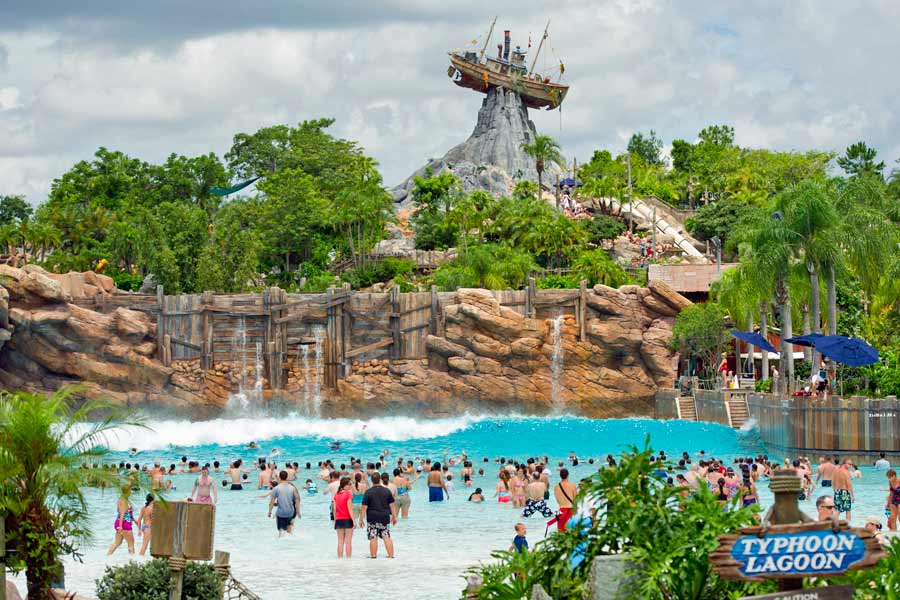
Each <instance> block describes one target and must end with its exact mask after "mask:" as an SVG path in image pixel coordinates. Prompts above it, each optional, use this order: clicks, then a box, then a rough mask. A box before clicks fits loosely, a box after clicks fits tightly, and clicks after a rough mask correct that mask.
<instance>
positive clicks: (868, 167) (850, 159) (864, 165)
mask: <svg viewBox="0 0 900 600" xmlns="http://www.w3.org/2000/svg"><path fill="white" fill-rule="evenodd" d="M876 156H878V151H877V150H875V148H869V146H867V145H866V143H865V142H856V143H855V144H851V145H850V146H849V147H848V148H847V150H845V151H844V155H843V156H839V157H838V159H837V164H838V166H839V167H840V168H842V169H843V170H844V172H845V173H847V175H850V176H855V175H877V176H878V177H881V173H882V171H884V161H879V162H877V163H876V162H875V157H876Z"/></svg>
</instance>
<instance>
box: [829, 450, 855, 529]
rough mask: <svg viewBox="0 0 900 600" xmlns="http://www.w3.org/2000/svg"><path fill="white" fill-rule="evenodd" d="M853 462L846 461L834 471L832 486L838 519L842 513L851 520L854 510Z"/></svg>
mask: <svg viewBox="0 0 900 600" xmlns="http://www.w3.org/2000/svg"><path fill="white" fill-rule="evenodd" d="M851 464H852V463H851V462H850V461H849V460H845V461H844V462H843V464H842V465H841V466H840V467H838V468H836V469H835V470H834V475H833V479H832V481H831V485H832V487H833V488H834V513H835V516H837V517H838V518H840V517H841V513H845V514H846V515H847V520H848V521H849V520H850V519H851V517H850V513H851V511H852V510H853V502H854V500H855V498H854V494H853V483H852V482H851V481H850V467H851Z"/></svg>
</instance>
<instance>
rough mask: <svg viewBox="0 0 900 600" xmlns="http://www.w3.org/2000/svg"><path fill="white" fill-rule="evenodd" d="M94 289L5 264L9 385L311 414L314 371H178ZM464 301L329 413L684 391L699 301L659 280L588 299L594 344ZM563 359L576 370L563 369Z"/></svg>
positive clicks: (615, 404) (365, 369)
mask: <svg viewBox="0 0 900 600" xmlns="http://www.w3.org/2000/svg"><path fill="white" fill-rule="evenodd" d="M60 280H64V281H63V282H62V283H61V282H60ZM88 281H100V280H96V279H95V276H94V275H89V274H77V273H76V274H68V275H52V274H49V273H47V272H45V271H43V270H42V269H39V268H34V267H30V268H28V269H15V268H11V267H8V266H3V265H0V387H3V388H5V389H10V390H29V391H35V392H50V391H53V390H55V389H58V388H60V387H62V386H64V385H68V384H72V383H82V384H83V386H84V392H83V394H84V395H85V396H90V397H103V398H106V399H108V400H111V401H113V402H115V403H119V404H122V405H129V406H152V407H165V408H168V409H175V410H180V411H184V412H190V413H191V414H192V415H196V416H205V415H208V414H213V413H216V412H219V411H220V410H221V409H223V408H224V407H225V406H226V405H227V403H228V400H229V396H230V395H231V394H233V393H235V392H237V390H238V386H239V385H241V383H242V382H243V384H244V385H245V388H246V383H247V381H248V380H254V379H255V378H257V377H259V378H260V379H259V380H260V381H261V385H262V386H263V388H264V390H263V393H262V394H261V395H260V397H259V398H257V399H256V400H255V401H258V402H270V401H273V400H277V401H281V402H284V403H286V404H288V405H295V406H296V407H297V408H298V409H299V408H302V406H303V405H304V402H305V403H306V405H307V406H308V402H307V401H308V399H304V397H303V394H302V392H303V390H304V389H306V390H308V389H309V388H310V385H311V383H312V382H310V381H307V380H306V378H308V377H312V376H314V374H313V373H309V372H303V370H302V369H300V368H298V365H297V364H296V362H294V363H293V364H285V365H284V368H285V369H287V377H286V381H287V386H286V389H285V390H270V389H267V388H268V381H267V380H265V379H263V378H262V375H261V374H260V373H256V372H255V371H254V368H253V367H247V366H246V365H244V366H242V365H236V364H229V363H225V362H222V363H216V364H215V365H214V366H213V368H212V369H209V370H208V371H204V370H202V369H201V368H200V364H199V361H197V360H194V361H181V362H176V363H174V364H173V365H172V366H171V367H166V366H164V365H163V364H162V363H160V362H159V360H157V359H156V358H155V355H156V352H157V344H156V325H155V323H153V322H152V320H151V318H150V316H148V314H147V313H144V312H139V311H134V310H129V309H126V308H116V309H115V310H112V311H110V312H108V313H101V312H96V311H93V310H89V309H87V308H84V307H81V306H78V305H77V304H76V303H74V300H75V299H76V297H74V296H73V292H76V293H78V294H82V296H77V297H78V298H82V297H86V296H84V295H83V294H84V291H83V286H84V285H90V286H93V287H95V288H97V290H98V291H96V292H94V291H90V292H88V293H92V294H93V293H103V294H111V293H115V292H116V291H115V288H114V287H112V288H111V291H108V290H109V285H104V284H101V283H98V285H94V284H93V283H87V282H88ZM66 282H68V283H66ZM73 282H74V283H73ZM455 298H456V300H455V303H454V304H450V305H447V306H445V307H444V321H445V323H444V327H443V331H442V335H440V336H433V335H432V336H429V337H428V338H427V340H426V346H427V357H426V358H423V359H419V360H386V359H379V360H369V361H363V362H356V363H354V364H353V365H352V369H351V372H350V373H349V374H348V375H347V377H346V378H344V379H342V380H339V381H338V387H337V389H335V390H325V389H322V394H321V395H322V398H321V401H322V414H323V416H370V415H378V414H397V413H402V414H414V415H425V416H436V415H441V414H448V413H450V414H453V413H458V412H460V411H467V410H468V411H476V412H523V413H536V414H544V413H552V412H565V413H574V414H582V415H586V416H591V417H623V416H631V415H651V414H652V412H653V396H654V393H655V391H656V389H657V388H658V387H671V385H672V382H673V380H674V378H675V374H676V366H677V356H676V355H674V354H672V353H671V352H670V351H669V350H668V348H667V343H668V340H669V339H670V337H671V332H672V325H673V322H674V317H675V315H676V314H678V311H679V310H681V308H683V307H684V306H687V305H688V304H689V303H690V302H689V301H688V300H686V299H685V298H684V297H682V296H680V295H679V294H677V293H676V292H674V291H673V290H672V289H671V288H669V287H668V286H666V285H665V284H660V283H658V282H654V283H652V284H651V286H650V287H649V288H640V287H638V286H624V287H622V288H620V289H618V290H616V289H612V288H609V287H606V286H596V287H594V288H593V289H592V290H589V292H588V294H587V297H586V300H587V301H586V304H587V310H586V313H587V318H586V321H585V339H584V340H582V339H581V336H580V328H579V327H578V326H577V324H576V322H575V319H574V317H571V316H566V317H564V318H562V320H561V322H560V323H559V335H558V337H557V336H555V335H554V320H553V319H533V318H526V317H524V316H522V315H521V314H519V313H518V312H516V311H514V310H512V309H510V308H507V307H503V306H501V305H500V304H499V303H498V301H497V300H496V299H495V298H494V296H493V295H492V294H491V293H490V292H488V291H486V290H477V289H462V290H459V291H458V292H457V294H456V295H455ZM556 339H558V340H559V341H560V344H559V347H557V345H556V344H555V340H556ZM554 357H556V359H557V360H558V361H559V362H560V364H561V365H562V368H561V369H558V370H557V371H556V374H554V369H553V368H552V366H553V361H554ZM316 377H318V376H316ZM317 383H318V380H317Z"/></svg>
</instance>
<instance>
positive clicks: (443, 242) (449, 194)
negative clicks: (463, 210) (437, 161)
mask: <svg viewBox="0 0 900 600" xmlns="http://www.w3.org/2000/svg"><path fill="white" fill-rule="evenodd" d="M413 181H414V183H415V187H413V189H412V191H411V192H410V194H411V195H412V197H413V199H414V200H415V201H416V202H417V203H418V209H417V211H416V213H415V215H413V218H412V220H411V222H412V226H413V230H414V231H415V232H416V247H417V248H419V249H421V250H435V249H438V250H443V249H445V248H449V247H451V246H453V245H455V244H456V242H457V240H458V239H459V233H460V227H459V224H458V223H457V222H455V221H454V220H453V219H448V218H447V215H448V214H449V213H450V210H451V209H452V208H453V206H454V204H455V203H456V202H457V201H458V200H459V199H460V198H461V197H462V192H461V190H460V187H459V181H458V180H457V179H456V177H455V176H454V175H453V174H452V173H441V174H440V175H434V174H433V173H432V171H431V169H430V168H428V169H426V170H425V175H424V176H423V177H419V176H418V175H416V176H415V177H414V178H413Z"/></svg>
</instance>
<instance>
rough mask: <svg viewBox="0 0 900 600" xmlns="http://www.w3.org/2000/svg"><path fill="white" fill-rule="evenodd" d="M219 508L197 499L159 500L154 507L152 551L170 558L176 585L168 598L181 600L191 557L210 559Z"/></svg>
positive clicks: (159, 555)
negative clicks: (187, 500)
mask: <svg viewBox="0 0 900 600" xmlns="http://www.w3.org/2000/svg"><path fill="white" fill-rule="evenodd" d="M215 525H216V507H215V506H214V505H212V504H199V503H196V502H166V503H163V502H159V503H158V504H156V505H155V506H154V509H153V537H152V538H150V554H151V555H152V556H154V557H156V558H160V557H162V558H168V559H169V570H170V571H172V578H173V579H174V581H175V586H174V587H173V588H172V591H171V593H170V594H169V600H181V591H182V586H183V584H184V567H185V565H186V564H187V561H188V560H210V559H211V558H212V556H213V545H214V541H215V539H214V538H215V530H216V527H215Z"/></svg>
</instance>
